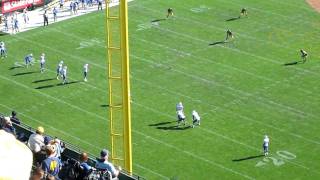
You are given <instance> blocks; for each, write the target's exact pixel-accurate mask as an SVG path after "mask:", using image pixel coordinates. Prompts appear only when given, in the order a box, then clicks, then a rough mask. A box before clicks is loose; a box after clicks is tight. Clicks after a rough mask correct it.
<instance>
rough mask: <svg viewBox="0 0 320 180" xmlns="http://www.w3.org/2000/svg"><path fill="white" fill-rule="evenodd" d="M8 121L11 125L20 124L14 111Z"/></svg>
mask: <svg viewBox="0 0 320 180" xmlns="http://www.w3.org/2000/svg"><path fill="white" fill-rule="evenodd" d="M10 120H11V122H13V123H16V124H20V119H19V118H18V117H17V113H16V112H15V111H12V112H11V117H10Z"/></svg>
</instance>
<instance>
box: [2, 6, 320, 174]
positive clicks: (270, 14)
mask: <svg viewBox="0 0 320 180" xmlns="http://www.w3.org/2000/svg"><path fill="white" fill-rule="evenodd" d="M169 7H172V8H173V9H174V15H175V17H173V18H169V19H167V20H162V19H164V18H165V16H166V9H167V8H169ZM242 7H246V8H247V10H248V17H247V18H241V19H234V20H232V18H236V17H238V16H239V13H240V9H241V8H242ZM319 18H320V15H319V14H318V13H317V12H316V11H314V10H313V9H311V8H310V7H309V5H308V4H307V3H305V1H304V0H296V1H292V0H282V1H277V0H269V1H256V0H229V1H225V0H215V1H208V0H186V1H169V0H153V1H151V0H145V1H141V0H135V1H134V2H130V3H129V36H130V53H131V55H130V60H131V62H130V63H131V87H132V100H133V102H132V123H133V124H132V127H133V131H132V135H133V169H134V173H136V174H138V175H140V176H142V177H145V178H147V179H319V178H320V171H319V169H320V156H319V155H318V153H319V151H320V138H319V135H320V133H319V130H320V127H319V125H318V124H317V123H318V120H319V116H320V94H319V90H320V89H319V85H320V83H319V78H320V65H319V63H320V62H319V59H320V51H319V50H320V49H319V47H320V46H319V40H318V39H319V37H320V33H319V27H320V24H319ZM230 19H231V20H230ZM226 20H230V21H226ZM151 21H154V22H153V23H152V22H151ZM104 22H105V16H104V14H103V13H101V12H99V13H92V14H89V15H85V16H81V17H78V18H74V19H71V20H66V21H64V22H61V23H56V24H52V25H49V27H47V28H38V29H35V30H31V31H28V32H24V33H20V34H18V35H14V36H2V37H1V38H0V39H1V40H4V41H5V42H6V45H7V49H8V54H9V57H8V58H7V59H5V60H1V61H0V71H1V75H0V87H1V89H0V90H1V91H0V112H3V113H9V112H10V111H11V110H13V109H14V110H16V111H17V112H18V113H19V115H20V117H21V119H22V120H23V121H24V122H25V123H27V124H29V125H31V126H33V127H37V126H38V125H42V126H43V127H44V128H45V130H46V133H48V134H50V135H53V136H58V137H60V138H62V139H64V140H67V141H69V142H71V143H74V144H76V145H78V146H80V147H81V148H82V149H84V150H86V151H89V152H91V153H92V154H96V155H98V153H99V151H100V150H101V149H102V148H109V147H110V146H109V145H110V143H109V142H110V138H109V133H108V132H109V120H108V108H107V107H106V105H107V104H108V100H107V95H108V91H107V89H108V84H107V80H106V79H107V78H106V77H107V73H106V72H107V68H106V67H107V66H106V63H105V57H106V51H105V25H104ZM227 29H230V30H231V31H233V32H234V35H235V39H234V41H233V42H229V43H220V44H217V45H211V46H209V44H212V43H215V42H219V41H223V40H224V39H225V31H226V30H227ZM300 49H305V50H306V51H307V52H308V53H309V59H308V61H307V62H306V63H305V64H297V65H288V66H284V64H286V63H292V62H295V61H300V54H299V50H300ZM42 52H45V53H46V56H47V67H48V70H47V71H46V72H45V73H43V74H41V73H39V65H38V64H36V65H35V66H33V67H31V68H28V69H27V68H25V67H21V68H12V67H15V64H16V65H19V64H21V63H23V58H24V56H25V55H26V54H28V53H33V54H34V55H35V56H36V58H37V59H39V57H40V54H41V53H42ZM61 59H63V60H64V62H65V63H66V64H67V65H68V68H69V78H70V79H69V81H70V82H73V83H72V84H68V85H65V86H58V85H57V84H59V83H60V81H58V80H56V79H55V69H56V66H57V64H58V62H59V61H60V60H61ZM85 63H89V64H90V72H89V81H88V82H87V83H84V82H82V67H83V64H85ZM179 101H182V102H183V104H184V107H185V113H186V115H187V120H188V123H190V122H191V111H192V110H193V109H195V110H197V111H198V112H199V114H200V116H201V117H202V122H201V126H199V127H196V128H194V129H192V128H188V129H183V128H180V129H179V128H174V126H175V125H176V122H175V120H176V114H175V105H176V103H178V102H179ZM265 134H267V135H268V136H269V137H270V141H271V143H270V153H271V154H270V155H269V157H268V158H264V157H261V156H260V155H261V154H262V140H263V137H264V135H265Z"/></svg>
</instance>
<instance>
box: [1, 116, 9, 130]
mask: <svg viewBox="0 0 320 180" xmlns="http://www.w3.org/2000/svg"><path fill="white" fill-rule="evenodd" d="M6 121H7V120H6V117H3V118H1V117H0V129H2V128H3V127H5V126H6V124H7V123H6Z"/></svg>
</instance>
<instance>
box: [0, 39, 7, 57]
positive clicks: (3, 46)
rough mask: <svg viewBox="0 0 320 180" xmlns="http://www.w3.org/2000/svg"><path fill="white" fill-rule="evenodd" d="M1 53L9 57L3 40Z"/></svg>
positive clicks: (0, 47) (0, 46) (0, 45)
mask: <svg viewBox="0 0 320 180" xmlns="http://www.w3.org/2000/svg"><path fill="white" fill-rule="evenodd" d="M0 54H1V58H4V57H7V49H6V46H5V44H4V42H3V41H1V42H0Z"/></svg>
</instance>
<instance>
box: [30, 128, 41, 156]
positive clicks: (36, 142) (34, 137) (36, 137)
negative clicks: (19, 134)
mask: <svg viewBox="0 0 320 180" xmlns="http://www.w3.org/2000/svg"><path fill="white" fill-rule="evenodd" d="M43 133H44V129H43V127H41V126H39V127H38V128H37V130H36V133H34V134H31V136H30V137H29V140H28V143H27V145H28V147H29V148H30V149H31V151H32V152H33V153H38V152H40V151H41V148H43V147H44V146H45V144H44V137H43Z"/></svg>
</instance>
